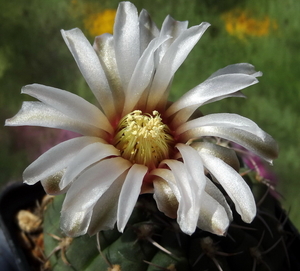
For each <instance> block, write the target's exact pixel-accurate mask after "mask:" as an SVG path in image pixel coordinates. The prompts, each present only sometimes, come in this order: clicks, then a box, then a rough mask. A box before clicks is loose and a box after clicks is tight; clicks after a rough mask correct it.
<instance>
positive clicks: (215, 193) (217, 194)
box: [205, 178, 233, 221]
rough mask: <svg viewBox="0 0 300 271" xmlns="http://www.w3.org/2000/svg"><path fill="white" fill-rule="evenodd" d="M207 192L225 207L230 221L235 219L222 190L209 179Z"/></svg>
mask: <svg viewBox="0 0 300 271" xmlns="http://www.w3.org/2000/svg"><path fill="white" fill-rule="evenodd" d="M205 192H206V193H207V194H208V195H210V196H211V197H212V198H213V199H215V200H216V201H217V202H218V203H219V204H221V205H222V206H223V208H224V209H225V211H226V213H227V217H228V219H229V220H230V221H232V219H233V217H232V211H231V209H230V206H229V205H228V203H227V201H226V199H225V197H224V195H223V194H222V192H221V191H220V189H219V188H218V187H217V186H216V185H215V184H214V183H213V182H212V181H211V180H210V179H209V178H206V186H205Z"/></svg>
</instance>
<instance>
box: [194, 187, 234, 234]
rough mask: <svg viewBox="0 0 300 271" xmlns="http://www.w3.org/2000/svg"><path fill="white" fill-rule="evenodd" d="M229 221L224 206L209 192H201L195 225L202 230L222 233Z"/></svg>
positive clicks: (224, 231)
mask: <svg viewBox="0 0 300 271" xmlns="http://www.w3.org/2000/svg"><path fill="white" fill-rule="evenodd" d="M229 223H230V220H229V219H228V216H227V213H226V211H225V209H224V207H223V206H222V205H221V204H219V203H218V202H217V201H216V200H215V199H214V198H212V197H211V196H210V195H209V194H207V193H203V195H202V204H201V210H200V216H199V219H198V223H197V226H198V227H199V228H200V229H202V230H205V231H208V232H211V233H214V234H217V235H224V234H225V233H226V231H227V228H228V226H229Z"/></svg>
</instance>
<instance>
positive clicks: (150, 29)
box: [139, 9, 159, 53]
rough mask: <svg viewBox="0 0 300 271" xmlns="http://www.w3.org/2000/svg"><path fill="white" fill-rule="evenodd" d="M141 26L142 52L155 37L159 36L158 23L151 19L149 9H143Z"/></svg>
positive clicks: (140, 19) (140, 20) (140, 18)
mask: <svg viewBox="0 0 300 271" xmlns="http://www.w3.org/2000/svg"><path fill="white" fill-rule="evenodd" d="M139 26H140V44H141V45H140V46H141V47H140V48H141V49H140V50H141V53H142V52H144V50H145V49H146V48H147V46H148V44H149V43H150V41H151V40H153V39H154V38H155V37H158V35H159V30H158V28H157V26H156V24H155V23H154V22H153V20H152V19H151V17H150V15H149V13H148V12H147V10H145V9H143V10H142V11H141V13H140V16H139Z"/></svg>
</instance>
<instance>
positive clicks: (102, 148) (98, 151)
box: [60, 142, 120, 189]
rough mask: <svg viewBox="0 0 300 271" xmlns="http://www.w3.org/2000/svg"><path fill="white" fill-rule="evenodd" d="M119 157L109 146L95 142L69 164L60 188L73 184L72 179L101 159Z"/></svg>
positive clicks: (117, 151)
mask: <svg viewBox="0 0 300 271" xmlns="http://www.w3.org/2000/svg"><path fill="white" fill-rule="evenodd" d="M118 155H120V152H119V150H117V149H116V148H115V147H114V146H112V145H110V144H104V143H101V142H96V143H93V144H90V145H88V146H86V147H85V148H83V149H82V150H81V151H80V152H78V154H77V155H76V157H74V159H73V160H72V161H71V162H70V164H69V165H68V167H67V170H66V172H65V174H64V176H63V178H62V180H61V182H60V188H61V189H64V188H65V187H66V186H67V185H69V183H71V182H73V181H74V179H75V178H76V177H77V176H78V175H79V174H80V173H81V172H82V171H83V170H85V169H86V168H88V167H89V166H91V165H92V164H94V163H96V162H99V161H100V160H102V159H103V158H106V157H108V156H118Z"/></svg>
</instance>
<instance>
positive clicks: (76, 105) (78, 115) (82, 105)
mask: <svg viewBox="0 0 300 271" xmlns="http://www.w3.org/2000/svg"><path fill="white" fill-rule="evenodd" d="M22 93H25V94H28V95H30V96H32V97H35V98H37V99H39V100H40V101H41V102H43V103H45V104H47V105H50V106H52V107H53V108H55V109H57V110H58V111H60V112H62V113H63V114H65V115H66V116H68V117H70V118H73V119H77V120H79V121H81V122H84V123H87V124H89V125H93V126H95V127H98V128H100V129H102V130H105V131H107V132H109V133H112V127H111V125H110V123H109V121H108V120H107V118H106V116H105V115H104V114H103V113H102V111H101V110H100V109H99V108H97V107H96V106H94V105H93V104H91V103H89V102H88V101H86V100H85V99H83V98H81V97H79V96H77V95H75V94H73V93H71V92H68V91H64V90H61V89H58V88H53V87H48V86H43V85H39V84H33V85H28V86H25V87H23V88H22Z"/></svg>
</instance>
